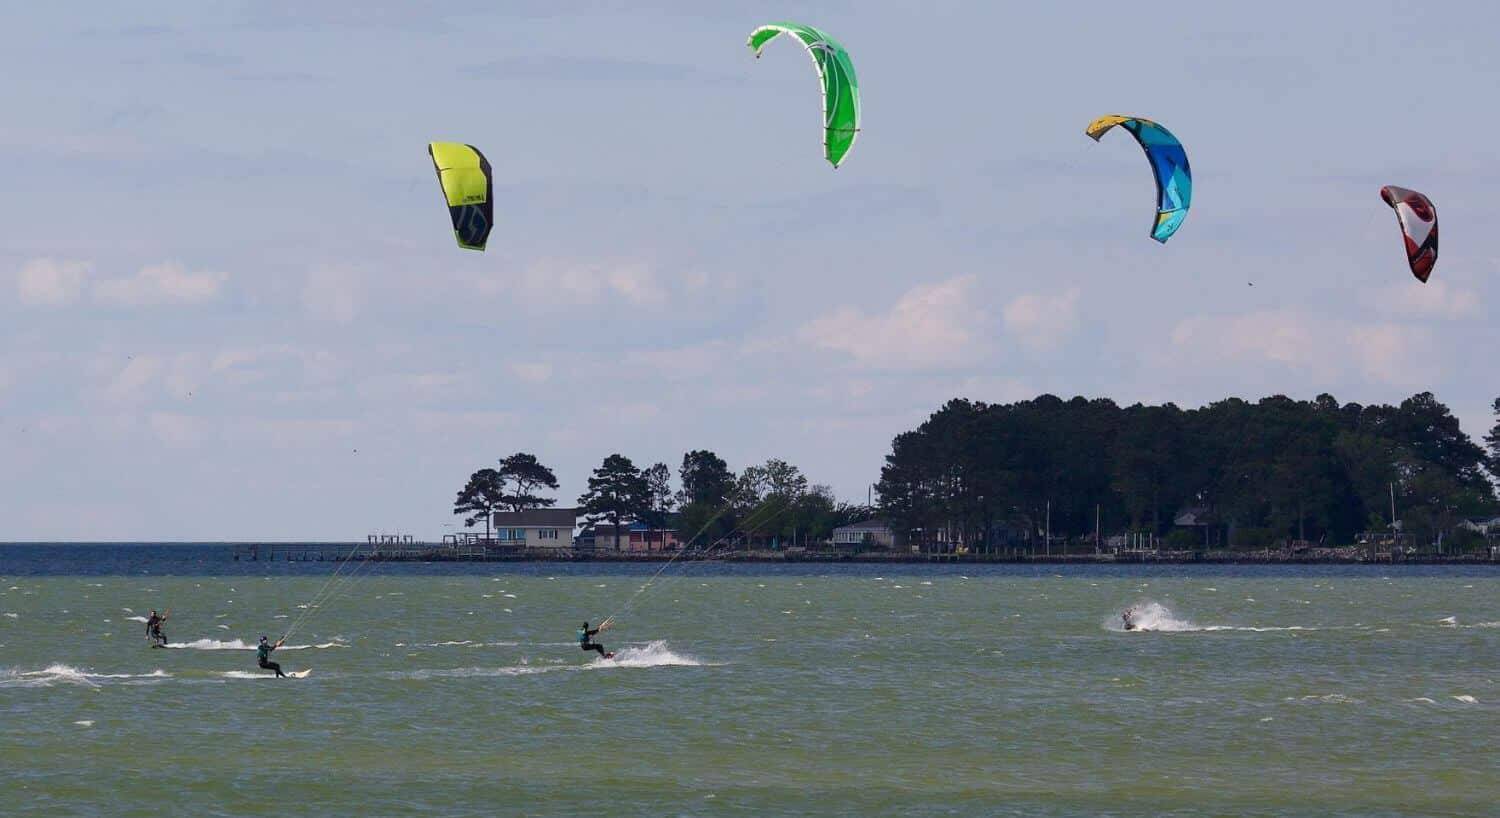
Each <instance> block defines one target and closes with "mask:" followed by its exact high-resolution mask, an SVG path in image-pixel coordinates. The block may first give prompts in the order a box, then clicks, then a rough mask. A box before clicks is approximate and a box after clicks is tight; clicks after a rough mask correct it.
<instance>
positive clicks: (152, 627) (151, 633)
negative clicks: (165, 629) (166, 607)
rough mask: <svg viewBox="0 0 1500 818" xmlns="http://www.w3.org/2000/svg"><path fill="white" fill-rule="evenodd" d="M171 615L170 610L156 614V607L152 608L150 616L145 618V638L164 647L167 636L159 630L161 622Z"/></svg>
mask: <svg viewBox="0 0 1500 818" xmlns="http://www.w3.org/2000/svg"><path fill="white" fill-rule="evenodd" d="M171 615H172V612H171V611H167V612H166V613H164V614H158V613H157V612H156V609H155V608H152V609H151V616H149V617H148V618H147V619H146V638H147V639H148V640H150V641H151V642H153V643H154V644H157V645H161V646H162V647H166V644H167V637H166V635H165V634H163V633H162V632H161V623H163V622H165V621H167V617H169V616H171Z"/></svg>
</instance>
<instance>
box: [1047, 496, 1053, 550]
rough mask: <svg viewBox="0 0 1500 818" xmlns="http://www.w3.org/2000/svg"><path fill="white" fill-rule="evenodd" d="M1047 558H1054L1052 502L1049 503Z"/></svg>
mask: <svg viewBox="0 0 1500 818" xmlns="http://www.w3.org/2000/svg"><path fill="white" fill-rule="evenodd" d="M1047 556H1049V557H1050V556H1052V501H1051V500H1048V501H1047Z"/></svg>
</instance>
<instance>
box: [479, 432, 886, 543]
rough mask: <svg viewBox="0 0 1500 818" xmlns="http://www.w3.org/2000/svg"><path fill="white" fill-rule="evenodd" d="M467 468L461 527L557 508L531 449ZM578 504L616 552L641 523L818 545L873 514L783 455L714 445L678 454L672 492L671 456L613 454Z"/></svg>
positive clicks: (688, 537)
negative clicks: (665, 459) (731, 454)
mask: <svg viewBox="0 0 1500 818" xmlns="http://www.w3.org/2000/svg"><path fill="white" fill-rule="evenodd" d="M498 465H499V467H498V468H483V469H479V470H478V471H476V472H474V473H473V474H472V475H470V477H469V480H468V482H467V483H466V484H465V485H464V487H463V488H462V489H460V490H459V492H458V496H457V497H456V498H455V500H454V504H453V513H454V514H457V515H462V516H464V525H465V526H466V527H473V526H475V525H477V524H479V523H480V522H483V523H484V524H485V535H486V537H488V536H489V534H490V521H491V520H492V519H493V514H494V512H496V511H525V510H527V509H536V508H551V507H553V506H555V505H556V504H557V501H556V499H554V498H551V497H543V496H541V495H540V494H538V492H539V491H541V490H543V489H547V490H551V491H556V490H557V488H558V481H557V476H556V474H554V473H553V471H552V470H551V469H550V468H548V467H547V466H546V465H544V464H542V463H541V462H540V461H539V460H538V459H537V458H536V456H535V455H532V454H528V453H525V452H518V453H516V454H513V455H510V456H509V457H505V458H502V459H501V460H500V461H499V464H498ZM578 511H579V513H580V515H582V516H584V517H585V518H587V520H588V521H589V522H590V523H591V524H596V525H597V524H599V523H608V524H609V525H610V527H611V529H612V533H611V536H612V538H613V541H614V547H615V548H616V549H618V548H619V546H620V536H621V529H622V527H623V526H625V525H628V524H631V523H639V524H641V525H644V526H645V527H646V529H647V532H646V533H647V537H648V538H653V535H654V534H655V533H656V532H659V531H662V530H664V529H671V530H673V531H675V532H677V535H678V538H679V540H682V541H684V542H688V541H691V543H690V544H691V545H692V546H693V547H716V548H726V549H727V548H751V547H765V546H775V545H780V544H789V545H790V544H800V543H804V542H821V541H824V540H827V539H829V538H830V537H831V536H832V534H833V529H834V528H836V527H838V526H841V525H847V524H849V523H852V522H857V521H859V520H862V519H865V518H867V517H869V516H870V515H871V510H870V509H869V508H868V507H866V506H861V505H851V504H848V503H841V502H839V501H838V500H837V499H836V498H835V497H834V495H833V491H832V489H830V488H829V487H827V486H824V485H814V484H811V483H810V481H809V480H808V479H807V477H806V476H805V475H804V474H803V473H802V470H801V469H799V468H798V467H797V466H795V465H792V464H791V463H788V462H786V461H784V460H778V459H771V460H767V461H766V462H765V463H764V464H761V465H753V466H746V467H745V468H743V469H741V470H740V471H739V472H735V471H733V470H731V469H730V468H729V464H728V463H726V462H725V461H724V459H723V458H721V457H719V456H718V455H717V454H715V453H714V452H712V451H709V450H706V449H697V450H694V451H690V452H687V453H686V454H684V455H683V456H682V463H681V465H680V466H679V468H678V470H677V487H676V488H675V489H674V487H673V480H672V470H671V468H670V467H668V466H667V465H666V464H665V463H655V464H653V465H651V466H647V467H645V468H638V467H637V466H636V465H635V463H634V462H632V461H631V459H630V458H628V457H626V456H624V455H622V454H611V455H609V456H608V457H605V458H604V460H603V462H601V463H600V464H599V466H598V467H597V468H595V469H594V470H593V473H592V474H590V475H589V479H588V488H587V490H586V491H585V492H584V493H583V494H582V495H581V496H580V497H579V498H578Z"/></svg>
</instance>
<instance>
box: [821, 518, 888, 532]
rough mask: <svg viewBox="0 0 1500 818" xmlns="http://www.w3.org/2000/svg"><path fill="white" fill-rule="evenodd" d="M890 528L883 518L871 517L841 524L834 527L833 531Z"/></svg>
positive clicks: (884, 529) (883, 529)
mask: <svg viewBox="0 0 1500 818" xmlns="http://www.w3.org/2000/svg"><path fill="white" fill-rule="evenodd" d="M890 528H891V526H890V524H889V523H887V522H886V521H885V520H880V519H876V518H874V517H872V518H870V519H868V520H860V521H859V522H857V523H850V524H849V525H841V526H839V527H838V528H835V529H834V531H889V530H890Z"/></svg>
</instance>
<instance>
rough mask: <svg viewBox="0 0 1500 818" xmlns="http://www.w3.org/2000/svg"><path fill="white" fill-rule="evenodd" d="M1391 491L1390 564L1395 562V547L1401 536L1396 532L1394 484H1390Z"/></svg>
mask: <svg viewBox="0 0 1500 818" xmlns="http://www.w3.org/2000/svg"><path fill="white" fill-rule="evenodd" d="M1389 485H1390V489H1391V562H1395V561H1396V546H1398V545H1400V543H1401V535H1400V533H1398V532H1397V530H1396V484H1395V483H1394V482H1392V483H1390V484H1389Z"/></svg>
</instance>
